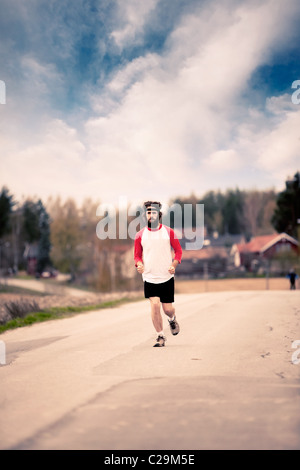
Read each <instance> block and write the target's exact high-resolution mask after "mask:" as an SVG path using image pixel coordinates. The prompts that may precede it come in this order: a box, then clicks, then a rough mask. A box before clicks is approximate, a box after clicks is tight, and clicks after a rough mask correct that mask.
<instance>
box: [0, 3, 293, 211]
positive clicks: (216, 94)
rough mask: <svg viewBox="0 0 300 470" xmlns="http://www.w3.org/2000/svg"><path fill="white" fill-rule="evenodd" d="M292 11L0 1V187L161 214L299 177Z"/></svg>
mask: <svg viewBox="0 0 300 470" xmlns="http://www.w3.org/2000/svg"><path fill="white" fill-rule="evenodd" d="M299 20H300V4H299V1H298V0H285V1H283V0H260V1H256V0H241V1H237V0H210V1H208V0H206V1H201V0H185V1H180V0H144V1H143V0H126V1H125V0H76V1H75V0H59V1H58V0H55V1H54V0H46V1H44V0H27V1H26V2H24V1H23V0H0V80H3V81H4V82H5V84H6V104H4V105H3V104H1V105H0V119H1V126H0V144H1V155H0V187H1V186H3V185H6V186H7V187H8V188H9V189H10V191H11V193H13V194H14V195H15V196H16V198H17V199H19V200H21V199H22V197H27V196H32V197H34V196H37V197H40V198H42V199H43V200H46V199H47V198H48V197H49V196H54V197H55V196H57V195H60V196H61V197H62V199H66V198H68V197H72V198H74V199H76V200H77V201H78V202H79V203H81V202H82V201H83V200H84V199H85V198H91V199H93V200H97V201H98V200H99V201H101V202H113V203H115V202H116V201H118V199H119V198H120V197H127V198H128V200H129V201H134V202H135V201H137V202H141V201H143V200H145V199H148V198H155V199H161V200H162V201H163V202H165V203H168V201H169V200H170V199H172V198H175V197H177V196H189V195H190V194H191V193H192V192H193V193H194V194H196V195H198V196H199V197H201V196H202V195H203V194H204V193H205V192H206V191H208V190H222V191H225V190H226V189H228V188H236V187H239V188H240V189H255V188H256V189H269V188H275V189H277V190H280V189H282V188H283V187H284V181H285V179H286V178H287V177H288V176H292V175H293V174H294V173H295V172H296V171H297V170H299V169H300V168H299V167H300V113H299V111H300V105H295V104H293V103H292V100H291V96H292V93H293V91H294V90H292V88H291V86H292V83H293V82H294V81H295V80H300V57H299V56H300V53H299V51H300V48H299V44H300V28H299Z"/></svg>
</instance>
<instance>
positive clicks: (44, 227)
mask: <svg viewBox="0 0 300 470" xmlns="http://www.w3.org/2000/svg"><path fill="white" fill-rule="evenodd" d="M37 209H38V216H39V242H38V258H37V272H38V273H39V274H41V273H42V272H43V270H44V269H45V268H46V267H47V266H49V265H51V260H50V250H51V243H50V218H49V215H48V213H47V211H46V209H45V207H44V205H43V203H42V201H41V200H39V201H38V203H37Z"/></svg>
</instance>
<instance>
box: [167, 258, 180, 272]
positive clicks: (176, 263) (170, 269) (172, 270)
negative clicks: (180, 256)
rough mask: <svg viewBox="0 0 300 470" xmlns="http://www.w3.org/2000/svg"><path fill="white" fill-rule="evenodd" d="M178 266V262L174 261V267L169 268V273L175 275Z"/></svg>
mask: <svg viewBox="0 0 300 470" xmlns="http://www.w3.org/2000/svg"><path fill="white" fill-rule="evenodd" d="M177 265H178V261H177V260H174V261H173V263H172V265H171V266H170V267H169V269H168V271H169V273H170V274H175V270H176V266H177Z"/></svg>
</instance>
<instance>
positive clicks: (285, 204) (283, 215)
mask: <svg viewBox="0 0 300 470" xmlns="http://www.w3.org/2000/svg"><path fill="white" fill-rule="evenodd" d="M276 204H277V207H276V208H275V211H274V215H273V217H272V224H273V227H274V228H275V230H277V232H279V233H280V232H286V233H288V234H289V235H291V236H293V237H297V224H298V220H300V173H299V172H297V173H296V174H295V176H294V178H293V179H292V180H289V181H286V188H285V190H284V191H282V192H281V193H279V194H278V197H277V201H276Z"/></svg>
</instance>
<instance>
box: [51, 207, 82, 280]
mask: <svg viewBox="0 0 300 470" xmlns="http://www.w3.org/2000/svg"><path fill="white" fill-rule="evenodd" d="M49 211H50V215H51V219H52V223H51V244H52V251H51V256H52V259H53V262H54V264H55V266H56V267H57V268H58V269H59V270H60V271H62V272H64V273H71V276H72V279H75V277H76V274H77V273H78V270H79V267H80V263H81V260H82V257H83V255H82V253H81V250H80V247H81V245H82V242H83V235H82V232H81V220H80V216H79V212H78V208H77V206H76V203H75V201H74V200H73V199H68V200H67V201H66V202H65V203H64V204H62V203H61V201H60V199H59V198H58V199H57V200H56V201H54V202H51V207H50V209H49Z"/></svg>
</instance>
